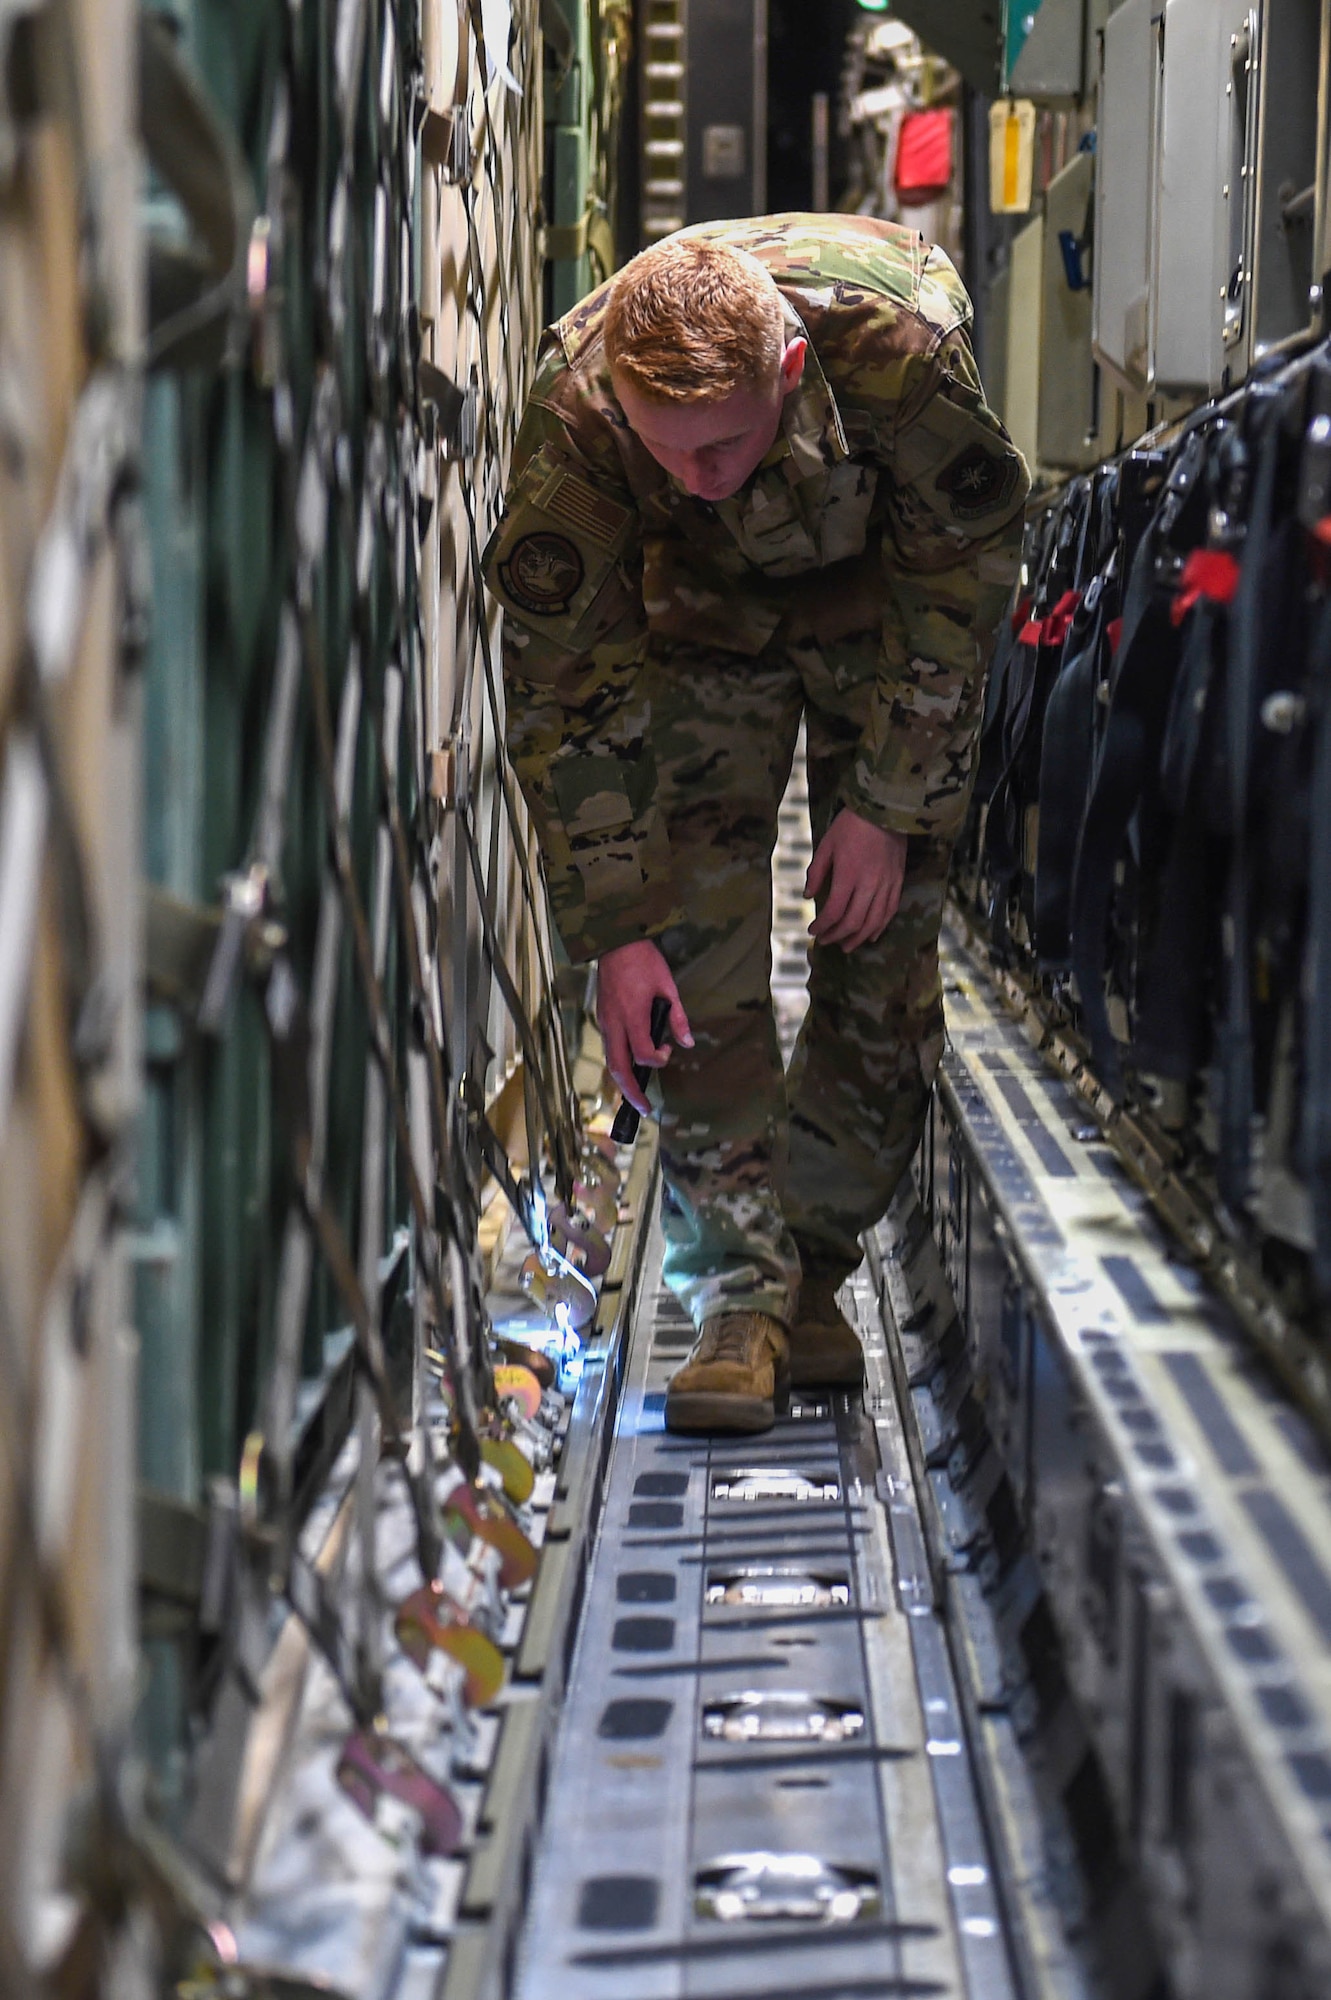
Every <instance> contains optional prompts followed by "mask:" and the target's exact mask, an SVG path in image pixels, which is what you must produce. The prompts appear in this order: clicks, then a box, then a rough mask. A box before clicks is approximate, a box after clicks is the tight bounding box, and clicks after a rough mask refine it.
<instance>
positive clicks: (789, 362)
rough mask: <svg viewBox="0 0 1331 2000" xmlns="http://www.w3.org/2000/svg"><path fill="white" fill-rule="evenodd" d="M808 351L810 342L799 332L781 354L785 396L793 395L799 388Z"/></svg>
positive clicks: (783, 393) (782, 391) (782, 390)
mask: <svg viewBox="0 0 1331 2000" xmlns="http://www.w3.org/2000/svg"><path fill="white" fill-rule="evenodd" d="M808 351H809V343H808V341H807V340H806V339H805V338H804V335H803V334H802V333H797V334H796V336H795V338H794V339H793V340H791V341H788V342H787V343H786V349H785V352H784V354H783V355H782V356H781V394H782V396H783V398H784V397H786V396H793V395H794V393H795V391H796V389H798V388H799V385H800V378H801V376H802V375H803V373H804V357H805V355H806V354H807V353H808Z"/></svg>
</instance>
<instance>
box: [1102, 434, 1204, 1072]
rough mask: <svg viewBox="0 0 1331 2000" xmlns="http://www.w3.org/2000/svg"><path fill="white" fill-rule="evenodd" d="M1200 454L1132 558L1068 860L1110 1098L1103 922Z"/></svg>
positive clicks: (1137, 800) (1170, 481) (1133, 851)
mask: <svg viewBox="0 0 1331 2000" xmlns="http://www.w3.org/2000/svg"><path fill="white" fill-rule="evenodd" d="M1204 453H1205V446H1204V441H1203V439H1202V437H1201V436H1200V435H1199V434H1198V433H1196V432H1194V433H1192V434H1190V435H1189V436H1188V437H1187V438H1185V440H1184V441H1183V444H1182V445H1181V447H1180V449H1179V450H1178V452H1177V454H1176V456H1175V458H1174V462H1173V464H1172V465H1171V467H1170V470H1169V474H1168V477H1167V479H1166V480H1165V484H1164V491H1163V495H1162V497H1161V499H1160V501H1159V504H1158V506H1157V509H1156V512H1155V514H1154V516H1153V518H1152V520H1151V521H1150V523H1149V525H1148V526H1147V527H1146V529H1145V531H1144V533H1143V534H1142V536H1141V539H1140V541H1139V542H1138V544H1137V546H1136V550H1135V553H1134V554H1133V557H1132V563H1131V567H1130V569H1129V571H1128V578H1127V584H1126V587H1125V590H1124V597H1123V613H1122V625H1121V629H1120V632H1119V636H1118V645H1117V650H1116V651H1115V653H1114V657H1113V661H1112V666H1111V669H1110V678H1109V682H1108V686H1107V690H1106V693H1107V714H1106V719H1105V723H1104V729H1103V734H1102V736H1101V739H1100V743H1099V747H1098V752H1097V754H1096V756H1095V761H1094V768H1093V771H1092V775H1091V785H1090V791H1089V794H1088V797H1087V800H1086V808H1085V814H1084V817H1083V820H1082V825H1081V832H1080V837H1079V839H1078V842H1077V848H1076V855H1075V860H1074V863H1073V878H1072V894H1071V904H1070V911H1071V925H1070V928H1071V939H1070V943H1071V953H1070V957H1071V965H1072V972H1073V976H1074V978H1075V980H1076V983H1077V994H1078V999H1079V1001H1080V1005H1081V1008H1082V1014H1083V1019H1084V1023H1085V1027H1086V1031H1087V1034H1088V1036H1089V1038H1090V1042H1091V1047H1092V1051H1093V1054H1094V1057H1095V1064H1096V1068H1097V1070H1098V1072H1099V1074H1100V1076H1101V1077H1102V1079H1103V1081H1104V1082H1105V1084H1106V1085H1107V1087H1108V1088H1109V1089H1110V1090H1111V1091H1112V1092H1113V1093H1114V1094H1115V1095H1116V1096H1118V1095H1121V1094H1122V1092H1123V1088H1124V1075H1123V1063H1122V1054H1121V1050H1120V1046H1119V1041H1118V1039H1117V1037H1116V1036H1115V1034H1114V1032H1113V1028H1112V1026H1111V1022H1110V1013H1109V1006H1108V1000H1107V995H1106V985H1105V980H1106V971H1107V968H1108V966H1109V962H1110V957H1111V918H1112V919H1113V924H1112V930H1113V935H1114V938H1115V940H1116V941H1117V940H1119V939H1121V938H1122V936H1123V933H1124V932H1125V931H1126V930H1129V929H1130V928H1131V926H1132V916H1133V914H1134V904H1135V903H1136V901H1137V898H1138V895H1139V892H1140V888H1141V884H1142V878H1143V870H1142V867H1141V860H1142V856H1141V847H1140V842H1141V837H1142V834H1143V831H1144V826H1143V815H1142V814H1141V810H1140V809H1141V806H1142V802H1143V796H1144V794H1145V792H1146V791H1147V788H1148V787H1153V785H1154V778H1155V772H1156V770H1157V769H1158V764H1159V752H1160V743H1161V740H1162V737H1163V733H1164V725H1165V718H1166V716H1167V714H1168V707H1169V697H1170V691H1171V688H1172V684H1173V676H1174V673H1175V670H1176V668H1177V664H1178V655H1179V648H1180V640H1179V632H1178V628H1177V626H1176V625H1175V623H1174V621H1173V619H1172V617H1171V610H1172V601H1173V597H1174V591H1175V587H1176V584H1177V580H1178V576H1179V572H1180V569H1181V566H1182V558H1183V553H1184V551H1185V550H1187V549H1188V548H1189V547H1190V546H1195V543H1196V540H1197V539H1198V535H1197V528H1198V523H1197V519H1196V516H1197V512H1198V507H1197V498H1198V494H1199V489H1200V487H1201V473H1202V467H1203V464H1204ZM1130 832H1131V834H1132V836H1133V839H1132V840H1130V838H1129V835H1130ZM1120 871H1121V872H1120ZM1125 891H1126V892H1127V893H1125ZM1129 949H1130V947H1129ZM1116 960H1117V963H1116V970H1117V972H1118V974H1119V977H1120V980H1121V979H1122V977H1123V974H1124V967H1123V963H1122V955H1121V954H1118V953H1116ZM1129 977H1130V974H1129Z"/></svg>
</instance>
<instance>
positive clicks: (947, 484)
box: [935, 444, 1020, 521]
mask: <svg viewBox="0 0 1331 2000" xmlns="http://www.w3.org/2000/svg"><path fill="white" fill-rule="evenodd" d="M1019 476H1020V472H1019V466H1018V462H1017V459H1016V457H1015V456H1008V457H1002V458H1000V457H999V456H998V455H997V454H996V453H995V452H992V451H986V450H985V447H984V446H983V445H982V444H972V445H968V446H967V448H966V450H965V451H963V452H961V453H959V454H958V456H957V457H956V458H954V459H953V461H952V463H951V465H948V466H945V467H944V469H943V471H942V472H940V473H939V475H938V478H937V480H936V482H935V484H936V485H937V487H938V490H939V492H940V493H945V494H946V495H947V497H948V499H949V500H950V501H951V502H952V512H953V513H954V514H955V515H956V517H957V519H958V520H959V521H975V520H978V519H979V518H980V516H981V515H983V514H993V513H996V512H997V511H998V509H999V508H1001V507H1002V506H1003V505H1004V503H1005V502H1006V501H1007V500H1009V499H1010V498H1011V497H1012V494H1013V493H1014V492H1015V490H1016V485H1017V480H1018V478H1019Z"/></svg>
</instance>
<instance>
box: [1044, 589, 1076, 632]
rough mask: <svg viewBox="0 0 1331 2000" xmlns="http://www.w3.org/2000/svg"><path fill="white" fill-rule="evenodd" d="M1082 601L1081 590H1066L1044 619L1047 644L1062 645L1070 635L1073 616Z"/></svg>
mask: <svg viewBox="0 0 1331 2000" xmlns="http://www.w3.org/2000/svg"><path fill="white" fill-rule="evenodd" d="M1080 603H1081V592H1080V591H1079V590H1065V591H1064V592H1063V595H1062V596H1061V597H1060V598H1059V600H1058V603H1057V604H1056V605H1055V606H1054V608H1053V610H1052V611H1051V612H1050V613H1049V615H1048V617H1047V618H1046V619H1045V621H1044V643H1045V645H1046V646H1061V645H1062V643H1063V641H1064V640H1065V639H1066V638H1067V636H1068V628H1069V627H1070V625H1071V624H1072V616H1073V613H1074V612H1075V611H1076V609H1077V606H1078V605H1079V604H1080Z"/></svg>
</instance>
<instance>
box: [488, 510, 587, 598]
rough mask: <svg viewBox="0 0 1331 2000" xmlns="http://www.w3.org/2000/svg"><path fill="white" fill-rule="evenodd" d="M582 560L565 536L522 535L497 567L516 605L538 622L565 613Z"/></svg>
mask: <svg viewBox="0 0 1331 2000" xmlns="http://www.w3.org/2000/svg"><path fill="white" fill-rule="evenodd" d="M583 574H584V571H583V563H582V556H581V554H580V553H579V550H578V547H577V544H576V543H575V542H571V541H570V540H569V538H568V536H567V535H552V534H550V533H548V532H544V531H543V532H541V533H540V534H534V535H524V536H523V537H522V539H521V540H520V541H517V542H514V544H513V547H512V549H511V550H510V551H509V554H508V556H507V558H506V560H505V561H504V562H502V563H500V565H499V580H500V582H501V583H502V584H503V586H504V588H505V590H506V591H507V592H508V594H509V596H510V597H511V598H512V599H513V601H514V603H515V604H520V605H521V606H522V608H523V610H524V611H530V612H532V613H533V614H534V616H536V617H538V618H555V617H558V616H559V614H560V612H563V611H567V610H568V607H569V603H570V601H571V599H572V597H573V593H574V591H575V590H576V589H577V587H578V585H579V584H580V583H581V582H582V579H583Z"/></svg>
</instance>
